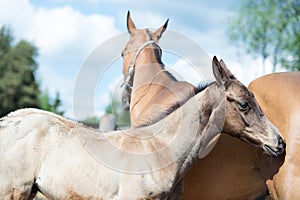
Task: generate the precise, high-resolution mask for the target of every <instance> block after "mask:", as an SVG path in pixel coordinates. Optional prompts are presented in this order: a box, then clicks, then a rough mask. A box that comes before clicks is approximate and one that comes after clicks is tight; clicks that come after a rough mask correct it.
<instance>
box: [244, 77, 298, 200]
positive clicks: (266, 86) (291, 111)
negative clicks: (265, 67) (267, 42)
mask: <svg viewBox="0 0 300 200" xmlns="http://www.w3.org/2000/svg"><path fill="white" fill-rule="evenodd" d="M249 89H250V90H251V91H252V92H253V93H254V96H255V98H256V100H257V101H258V103H259V105H260V106H261V108H262V110H263V111H264V113H265V114H266V116H267V117H268V119H269V120H270V121H271V122H272V123H273V124H274V125H275V126H276V127H277V128H278V129H279V130H280V132H281V133H282V134H283V136H284V138H285V139H286V156H285V161H284V163H283V165H282V166H281V168H280V170H279V172H278V173H277V174H276V175H275V176H274V177H273V178H271V179H270V180H268V182H267V184H268V188H269V191H270V195H271V197H272V198H273V199H275V200H277V199H280V200H286V199H299V198H300V157H299V153H300V72H282V73H274V74H269V75H266V76H262V77H260V78H258V79H256V80H254V81H252V82H251V83H250V84H249Z"/></svg>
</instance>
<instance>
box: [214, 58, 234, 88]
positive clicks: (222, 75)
mask: <svg viewBox="0 0 300 200" xmlns="http://www.w3.org/2000/svg"><path fill="white" fill-rule="evenodd" d="M223 63H224V62H223ZM224 64H225V63H224ZM225 67H226V66H225ZM212 68H213V73H214V76H215V78H216V81H217V85H218V86H221V85H224V84H225V82H226V81H228V80H229V79H231V78H230V74H231V72H230V71H229V70H228V69H227V67H226V69H225V68H224V67H223V66H222V65H221V63H220V62H219V61H218V59H217V57H216V56H214V58H213V62H212ZM228 72H229V73H228ZM231 75H232V74H231ZM232 76H233V75H232Z"/></svg>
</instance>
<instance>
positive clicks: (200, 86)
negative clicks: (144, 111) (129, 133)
mask: <svg viewBox="0 0 300 200" xmlns="http://www.w3.org/2000/svg"><path fill="white" fill-rule="evenodd" d="M172 76H173V75H172ZM213 83H215V81H201V82H200V83H199V84H198V86H197V87H195V93H194V95H192V96H190V98H192V97H194V96H195V95H196V94H198V93H200V92H202V91H203V90H205V89H206V88H207V87H209V86H210V85H212V84H213ZM190 98H188V99H186V100H185V101H182V102H176V103H175V104H174V105H172V106H171V107H170V108H169V109H168V110H166V111H165V112H163V113H161V114H160V115H159V116H157V117H156V118H154V119H153V120H152V121H151V122H146V123H144V124H142V125H140V126H138V127H144V126H148V125H151V124H153V123H155V122H158V121H160V120H161V119H163V118H165V117H166V116H168V115H169V114H171V113H172V112H174V111H175V110H177V109H178V108H179V107H181V106H182V105H183V104H184V103H185V102H187V101H188V100H189V99H190Z"/></svg>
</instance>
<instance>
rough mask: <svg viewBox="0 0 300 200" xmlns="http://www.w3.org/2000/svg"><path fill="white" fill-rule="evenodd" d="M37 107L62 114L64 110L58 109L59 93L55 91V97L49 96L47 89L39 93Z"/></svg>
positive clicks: (59, 104)
mask: <svg viewBox="0 0 300 200" xmlns="http://www.w3.org/2000/svg"><path fill="white" fill-rule="evenodd" d="M39 104H40V105H39V107H40V108H41V109H43V110H47V111H50V112H53V113H56V114H59V115H63V114H64V111H61V110H60V106H61V100H60V97H59V93H58V92H56V95H55V98H54V99H53V98H51V97H50V96H49V93H48V91H47V90H45V91H41V93H40V94H39Z"/></svg>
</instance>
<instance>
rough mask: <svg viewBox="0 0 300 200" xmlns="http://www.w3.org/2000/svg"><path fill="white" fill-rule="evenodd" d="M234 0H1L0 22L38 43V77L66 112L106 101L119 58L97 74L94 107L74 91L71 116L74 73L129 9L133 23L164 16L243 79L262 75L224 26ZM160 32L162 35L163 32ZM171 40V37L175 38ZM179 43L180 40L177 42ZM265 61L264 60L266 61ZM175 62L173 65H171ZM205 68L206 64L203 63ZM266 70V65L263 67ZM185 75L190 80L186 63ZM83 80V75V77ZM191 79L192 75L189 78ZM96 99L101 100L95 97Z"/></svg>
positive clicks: (147, 23)
mask: <svg viewBox="0 0 300 200" xmlns="http://www.w3.org/2000/svg"><path fill="white" fill-rule="evenodd" d="M238 2H239V1H238V0H230V1H222V0H211V1H199V0H197V1H196V0H187V1H176V0H165V1H158V0H144V1H140V0H131V1H123V0H85V1H83V0H51V1H50V0H44V1H41V0H31V1H29V0H1V2H0V25H1V26H2V25H9V26H10V28H11V29H12V32H13V34H14V36H15V39H16V41H17V40H19V39H21V38H22V39H26V40H28V41H30V42H33V43H34V44H35V45H36V46H37V47H38V49H39V56H38V64H39V69H38V72H37V77H38V78H39V79H40V80H41V81H42V84H43V85H42V86H43V88H47V89H48V90H49V92H50V93H51V94H52V95H53V96H54V94H55V92H56V91H58V92H59V93H60V96H61V99H62V101H63V107H62V109H63V110H65V111H66V116H67V117H70V118H78V119H79V118H81V119H83V118H85V117H88V116H93V115H96V116H100V115H102V114H103V112H104V107H105V106H106V105H107V104H109V103H110V95H109V93H110V92H111V91H113V90H114V89H115V88H116V86H115V85H116V83H118V82H120V78H121V69H122V60H121V58H120V57H115V58H114V59H113V60H112V61H113V62H112V64H111V66H112V67H110V68H107V70H106V72H105V75H102V76H101V79H99V80H98V86H97V88H96V90H95V92H94V94H93V95H94V96H93V97H94V100H93V101H94V104H95V105H94V111H93V112H84V110H85V109H86V104H87V103H88V102H89V101H86V98H85V95H84V94H82V95H79V98H81V99H80V100H79V101H78V102H82V106H80V107H81V109H82V112H81V113H82V114H81V115H80V116H76V117H74V113H73V98H74V87H75V84H76V78H77V76H78V73H79V72H80V70H81V68H82V67H83V65H84V63H85V61H86V59H87V58H89V55H91V53H92V52H93V51H94V50H95V49H96V48H97V47H99V46H101V45H102V44H103V43H104V42H105V41H109V40H110V39H112V38H114V37H116V36H118V35H120V34H122V33H123V34H125V33H126V31H127V30H126V15H127V11H128V10H130V11H131V14H132V18H133V20H134V22H135V23H136V26H137V27H140V28H145V27H149V28H153V27H154V28H158V27H159V26H161V25H162V24H163V23H164V22H165V21H166V20H167V19H168V18H169V19H170V21H169V26H168V30H172V31H176V32H178V33H180V34H183V35H185V36H186V37H188V38H191V39H192V40H193V41H195V42H196V43H197V44H198V45H199V46H201V47H202V48H203V49H204V50H205V51H206V52H207V54H208V55H209V56H210V57H211V58H212V56H213V55H217V56H218V57H219V58H223V59H224V60H225V62H226V63H227V65H228V67H229V68H230V69H231V70H232V72H233V73H234V74H236V76H237V77H238V78H239V79H240V80H241V81H242V82H243V83H245V84H248V83H249V82H250V81H251V80H253V79H254V78H256V77H258V76H261V71H262V70H261V69H260V67H259V66H261V62H260V60H259V59H258V58H252V57H250V56H247V55H244V54H237V52H238V51H237V49H236V47H235V46H234V45H232V44H230V43H229V41H228V39H227V35H226V28H227V24H228V19H229V17H232V16H234V9H235V8H236V6H237V4H238ZM163 37H164V36H163ZM174 42H175V43H176V41H174ZM178 45H180V44H178ZM121 50H122V48H120V47H118V48H117V47H116V46H112V47H111V48H109V49H108V50H107V51H110V52H112V53H113V55H114V54H116V55H120V52H121ZM164 55H165V56H164V57H163V61H164V63H165V64H166V65H167V66H171V68H172V66H174V68H173V72H174V73H175V74H176V72H177V71H176V70H178V69H180V65H184V63H183V62H182V60H180V59H179V58H176V57H174V56H173V57H172V55H169V56H168V52H164ZM267 65H268V63H267ZM176 66H177V68H176ZM208 68H210V66H208ZM266 72H270V69H269V70H268V69H267V70H266ZM185 79H187V80H188V81H189V71H188V70H187V69H186V76H185ZM87 82H88V80H87ZM191 82H193V81H191ZM99 102H100V103H99Z"/></svg>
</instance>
